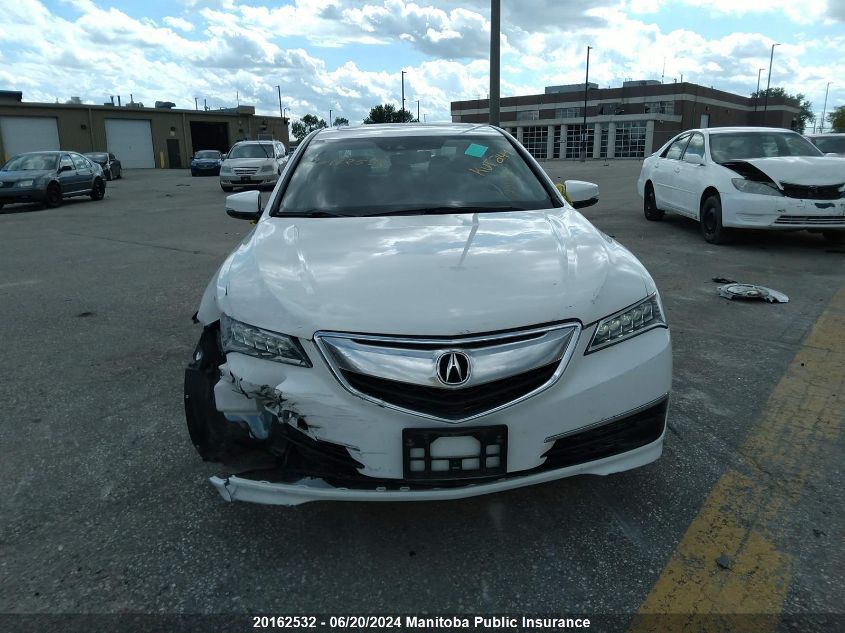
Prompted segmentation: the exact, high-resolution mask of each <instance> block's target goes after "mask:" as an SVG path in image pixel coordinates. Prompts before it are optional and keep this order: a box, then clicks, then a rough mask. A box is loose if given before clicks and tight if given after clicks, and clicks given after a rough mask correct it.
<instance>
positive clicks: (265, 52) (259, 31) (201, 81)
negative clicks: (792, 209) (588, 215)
mask: <svg viewBox="0 0 845 633" xmlns="http://www.w3.org/2000/svg"><path fill="white" fill-rule="evenodd" d="M3 5H4V8H3V11H2V12H0V89H7V90H20V91H23V93H24V100H26V101H49V102H54V101H55V100H56V99H59V100H60V101H65V100H67V99H69V98H70V97H72V96H79V97H81V98H82V100H83V101H84V102H86V103H97V104H100V103H103V102H104V101H107V100H108V97H109V95H118V94H120V95H122V97H123V99H125V100H128V99H129V95H130V93H131V94H133V95H134V99H135V100H136V101H142V102H143V103H145V104H146V105H153V103H154V102H155V101H156V100H160V101H173V102H175V103H176V105H177V106H178V107H182V108H192V107H194V97H200V104H201V105H202V102H203V99H207V102H208V105H209V106H210V107H224V106H232V105H234V104H235V100H236V94H238V93H239V95H240V101H241V103H247V104H251V105H254V106H255V107H256V109H257V110H258V112H259V113H265V114H273V113H278V109H279V103H278V97H277V92H276V88H275V86H276V85H280V86H281V92H282V105H283V106H285V107H289V108H290V109H291V112H292V113H293V116H294V117H297V116H302V115H303V114H306V113H309V112H311V113H316V114H318V115H319V116H321V117H323V118H326V119H327V118H328V113H329V109H331V110H332V111H333V113H334V116H345V117H347V118H348V119H349V120H350V122H352V123H353V124H355V123H360V121H361V120H362V119H363V118H364V117H365V116H366V115H367V112H368V111H369V108H370V107H372V106H373V105H375V104H378V103H387V102H390V103H394V104H398V103H399V101H400V72H401V71H402V70H405V71H407V74H406V76H405V96H406V99H407V102H406V104H407V106H406V107H408V108H409V109H411V110H412V111H413V110H416V100H417V99H419V100H420V104H421V112H422V113H425V114H426V119H427V120H428V121H437V120H448V119H449V102H450V101H453V100H458V99H475V98H479V97H484V96H486V94H487V91H488V81H489V80H488V62H487V56H488V52H489V37H490V36H489V29H490V2H489V0H451V1H446V0H413V1H412V0H361V1H357V2H353V1H351V0H281V1H277V2H269V1H268V0H255V1H249V2H236V1H234V0H216V1H209V2H203V1H201V0H145V1H144V2H140V1H139V0H108V1H105V0H53V1H46V0H44V1H39V0H8V1H4V2H3ZM502 11H503V16H502V95H503V96H508V95H518V94H532V93H538V92H542V91H543V87H544V86H546V85H552V84H562V83H576V82H583V80H584V62H585V54H586V47H587V45H590V46H593V47H594V50H593V51H592V53H591V57H590V80H591V81H595V82H597V83H598V84H599V86H601V87H613V86H619V85H620V84H621V82H622V81H623V80H625V79H658V80H659V79H660V78H661V76H662V75H664V64H665V79H664V80H665V81H666V82H667V83H668V82H672V81H673V80H675V79H679V78H680V77H681V75H683V78H684V80H687V81H693V82H696V83H700V84H703V85H707V86H711V85H712V86H713V87H714V88H719V89H722V90H728V91H732V92H736V93H739V94H746V95H747V94H749V93H750V92H751V91H753V90H754V89H755V87H756V84H757V75H758V70H759V69H760V68H763V69H764V70H763V73H762V85H763V86H765V81H766V73H767V71H768V66H769V50H770V46H771V44H772V43H774V42H778V43H780V44H781V45H780V46H779V47H777V48H776V49H775V58H774V64H773V65H772V85H773V86H783V87H785V88H786V89H787V90H788V91H790V92H803V93H805V94H806V95H807V97H808V98H809V99H810V100H811V101H812V102H813V107H814V110H815V111H816V112H817V113H818V114H819V115H820V114H821V110H822V106H823V102H824V95H825V86H826V85H827V83H828V82H833V83H832V84H831V86H830V95H829V97H828V105H827V109H828V111H830V110H831V109H832V108H833V107H836V106H839V105H845V0H803V2H797V1H796V0H518V1H517V0H502ZM664 60H665V61H664Z"/></svg>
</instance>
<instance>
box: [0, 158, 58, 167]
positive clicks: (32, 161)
mask: <svg viewBox="0 0 845 633" xmlns="http://www.w3.org/2000/svg"><path fill="white" fill-rule="evenodd" d="M55 168H56V155H55V154H24V155H22V156H15V157H14V158H13V159H12V160H10V161H9V162H8V163H6V165H5V167H3V171H44V170H46V169H55Z"/></svg>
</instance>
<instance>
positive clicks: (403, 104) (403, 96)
mask: <svg viewBox="0 0 845 633" xmlns="http://www.w3.org/2000/svg"><path fill="white" fill-rule="evenodd" d="M399 117H400V118H402V119H404V118H405V71H404V70H403V71H402V111H401V112H400V113H399ZM404 122H405V121H402V123H404Z"/></svg>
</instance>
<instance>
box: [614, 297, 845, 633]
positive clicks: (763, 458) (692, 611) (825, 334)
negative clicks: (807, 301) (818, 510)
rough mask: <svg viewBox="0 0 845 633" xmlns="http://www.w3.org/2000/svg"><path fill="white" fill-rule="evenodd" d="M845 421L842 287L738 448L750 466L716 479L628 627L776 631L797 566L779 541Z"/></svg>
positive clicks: (647, 632) (643, 632)
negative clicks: (816, 468) (663, 615)
mask: <svg viewBox="0 0 845 633" xmlns="http://www.w3.org/2000/svg"><path fill="white" fill-rule="evenodd" d="M843 422H845V287H843V288H841V289H840V290H839V292H837V293H836V295H834V297H833V299H832V300H831V302H830V304H829V305H828V307H827V309H826V310H825V311H824V312H823V313H822V315H821V316H820V317H819V319H818V320H817V321H816V324H815V325H814V327H813V329H812V331H811V332H810V334H809V335H808V336H807V338H806V339H805V340H804V343H803V345H802V347H801V348H800V349H799V350H798V353H797V354H796V355H795V358H794V359H793V360H792V363H791V364H790V365H789V367H788V369H787V370H786V373H785V374H784V375H783V377H782V378H781V380H780V382H779V383H778V384H777V386H776V387H775V389H774V391H773V392H772V395H771V396H770V397H769V400H768V402H767V403H766V406H765V408H764V411H763V414H762V415H761V417H760V419H759V420H758V421H757V423H756V424H755V425H754V426H753V428H752V430H751V432H750V433H749V435H748V437H747V438H746V440H745V442H744V443H743V444H742V446H741V447H740V448H739V452H740V454H741V455H742V456H743V457H744V458H745V461H746V463H747V464H748V471H747V472H745V473H741V472H738V471H736V470H728V471H727V472H726V473H725V474H724V475H723V476H722V477H721V478H720V479H719V480H718V481H717V482H716V485H715V486H714V487H713V489H712V490H711V491H710V494H709V495H708V496H707V499H706V500H705V502H704V505H703V506H702V508H701V510H700V511H699V513H698V515H697V516H696V518H695V519H694V520H693V522H692V523H691V524H690V526H689V528H688V529H687V531H686V534H684V536H683V538H682V539H681V542H680V543H679V544H678V547H677V548H676V549H675V552H674V553H673V555H672V557H671V559H670V560H669V562H668V563H667V565H666V567H664V569H663V571H662V573H661V574H660V577H659V578H658V580H657V582H656V583H655V585H654V587H653V588H652V590H651V592H650V593H649V594H648V596H647V597H646V599H645V601H644V602H643V604H642V606H641V607H640V609H639V612H638V616H637V617H636V618H635V619H634V621H633V622H632V625H631V628H630V631H631V632H632V633H634V632H636V633H662V632H664V631H667V632H668V631H672V632H673V633H674V632H676V631H690V632H691V631H696V632H698V631H705V630H706V631H722V630H724V631H735V630H743V631H748V632H754V633H770V632H772V631H775V630H776V628H777V626H778V622H779V619H780V617H779V616H780V613H781V611H782V609H783V604H784V600H785V598H786V594H787V591H788V590H789V585H790V581H791V578H792V568H793V561H792V558H791V556H790V555H789V554H788V553H787V552H784V551H781V550H779V549H778V541H779V536H780V535H781V533H782V532H783V530H784V527H785V524H784V522H785V521H788V520H789V515H788V510H789V508H790V507H792V506H793V505H794V504H795V503H796V502H797V500H798V499H799V497H800V495H801V492H802V490H803V489H804V486H805V485H806V483H807V481H808V479H809V478H811V477H812V473H813V468H814V465H815V463H816V462H817V461H818V459H819V458H821V457H822V456H823V455H825V454H826V452H827V451H828V450H829V449H830V447H831V446H832V445H833V443H834V441H835V439H836V438H837V436H838V435H839V433H840V430H841V428H842V425H843ZM717 559H718V560H719V562H720V563H721V565H720V564H719V563H717ZM651 614H674V615H673V616H671V617H649V616H650V615H651ZM749 614H755V616H754V617H753V618H749V617H748V615H749ZM714 615H715V617H713V616H714Z"/></svg>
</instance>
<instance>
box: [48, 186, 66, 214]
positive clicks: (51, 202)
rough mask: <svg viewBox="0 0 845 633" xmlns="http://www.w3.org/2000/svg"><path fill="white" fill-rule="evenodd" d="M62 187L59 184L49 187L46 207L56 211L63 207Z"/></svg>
mask: <svg viewBox="0 0 845 633" xmlns="http://www.w3.org/2000/svg"><path fill="white" fill-rule="evenodd" d="M62 200H63V199H62V187H61V185H59V183H57V182H51V183H50V184H49V185H47V193H46V195H45V196H44V206H45V207H47V208H48V209H55V208H56V207H60V206H61V205H62Z"/></svg>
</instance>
